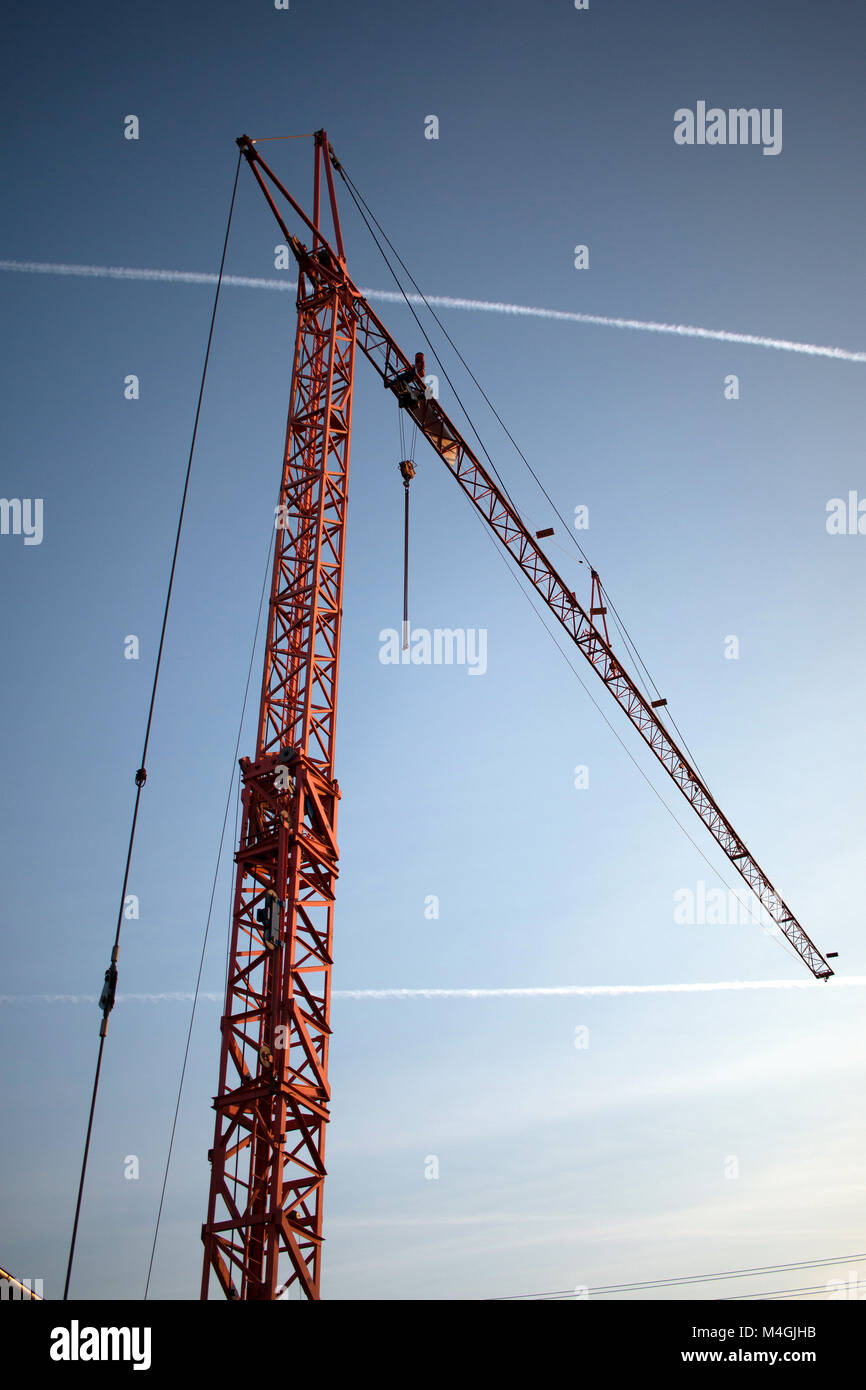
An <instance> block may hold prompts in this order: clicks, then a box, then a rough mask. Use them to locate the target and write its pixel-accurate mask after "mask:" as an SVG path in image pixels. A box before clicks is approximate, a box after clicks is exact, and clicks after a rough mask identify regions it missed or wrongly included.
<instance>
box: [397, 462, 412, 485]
mask: <svg viewBox="0 0 866 1390" xmlns="http://www.w3.org/2000/svg"><path fill="white" fill-rule="evenodd" d="M397 467H398V468H399V469H400V477H401V478H402V479H403V483H404V484H405V486H406V487H408V486H409V484H410V483H411V481H412V479H413V478H414V477H415V465H414V463H413V462H412V460H411V459H403V461H402V463H398V465H397Z"/></svg>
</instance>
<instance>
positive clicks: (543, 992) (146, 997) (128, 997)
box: [0, 975, 866, 1005]
mask: <svg viewBox="0 0 866 1390" xmlns="http://www.w3.org/2000/svg"><path fill="white" fill-rule="evenodd" d="M823 983H824V982H823V981H820V980H712V981H709V982H708V983H694V984H681V985H530V986H526V987H519V988H516V989H507V988H502V989H335V990H334V991H333V993H332V996H331V997H332V998H333V999H546V998H556V997H562V996H574V995H579V996H582V997H584V998H593V997H600V996H604V997H608V998H610V997H611V996H615V995H620V994H712V993H715V992H717V991H719V990H741V989H818V988H820V987H822V985H823ZM862 985H866V975H847V976H845V977H844V978H840V977H839V976H838V975H837V976H835V977H834V980H833V985H832V988H833V989H840V988H842V987H843V986H848V987H852V986H853V987H856V986H862ZM198 997H199V999H205V1000H209V1001H210V1002H211V1003H216V1004H221V1003H222V1001H223V995H222V994H221V993H216V992H215V991H213V990H203V991H202V992H201V993H200V994H199V996H198ZM194 998H195V996H194V995H193V993H192V992H191V991H189V990H176V991H174V992H169V993H161V994H118V996H117V1002H118V1004H166V1003H168V1004H177V1003H181V1004H183V1003H192V1001H193V999H194ZM95 1003H96V995H95V994H0V1005H3V1004H95Z"/></svg>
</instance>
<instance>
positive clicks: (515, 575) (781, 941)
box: [476, 513, 799, 959]
mask: <svg viewBox="0 0 866 1390" xmlns="http://www.w3.org/2000/svg"><path fill="white" fill-rule="evenodd" d="M477 515H478V514H477V513H476V516H477ZM478 520H479V524H480V525H481V526H482V529H483V531H484V534H485V535H486V536H487V538H488V540H489V541H490V543H491V545H492V546H493V548H494V551H495V553H496V554H497V555H498V556H499V559H500V560H501V561H502V563H503V564H504V565H505V568H506V570H507V572H508V574H510V575H511V578H512V579H513V580H514V582H515V584H516V585H517V587H518V589H519V590H520V592H521V593H522V594H523V597H524V598H525V599H526V601H527V603H528V604H529V606H530V608H531V609H532V611H533V613H534V614H535V616H536V617H537V618H538V620H539V622H540V623H541V625H542V627H543V628H544V630H545V632H546V633H547V635H548V637H549V638H550V639H551V641H552V642H553V644H554V646H555V647H556V649H557V651H558V652H559V654H560V656H561V657H562V659H563V661H565V663H566V665H567V666H568V667H569V668H570V670H571V673H572V675H573V676H574V677H575V679H576V680H577V682H578V684H579V685H580V687H581V689H582V690H583V691H584V694H585V695H586V696H587V697H588V698H589V700H590V701H591V702H592V704H593V705H594V706H595V708H596V710H597V711H598V713H599V714H600V715H601V717H602V719H603V720H604V722H605V724H606V725H607V727H608V728H609V729H610V732H611V733H612V734H613V736H614V738H615V739H616V741H617V743H618V744H619V745H620V747H621V748H622V750H623V752H624V753H625V754H626V756H627V757H628V758H629V759H630V761H631V762H632V763H633V765H634V766H635V767H636V768H637V770H638V772H639V773H640V775H641V777H642V778H643V780H644V781H645V782H646V784H647V786H648V787H649V789H650V791H651V792H652V793H653V795H654V796H655V797H656V798H657V799H658V800H659V801H660V802H661V804H662V806H663V807H664V809H665V810H666V811H667V813H668V815H669V816H670V818H671V820H672V821H673V822H674V824H675V825H677V826H678V827H679V829H680V830H681V831H682V832H683V834H684V835H685V837H686V839H687V840H688V842H689V844H690V845H691V846H692V847H693V848H694V849H696V850H697V852H698V854H699V855H700V856H701V858H702V859H703V861H704V863H705V864H706V865H707V868H708V869H709V870H710V872H711V873H712V874H713V875H714V877H715V878H717V879H718V881H719V883H721V885H722V887H723V888H725V889H726V890H727V892H728V893H733V894H734V896H735V897H736V898H737V902H739V903H741V904H742V906H743V907H745V909H746V911H747V912H748V913H749V916H750V917H751V919H752V922H753V923H754V924H755V926H759V927H761V928H762V929H763V928H764V925H765V924H764V923H763V922H762V921H761V919H760V918H759V917H757V916H756V915H755V913H754V911H753V909H752V906H751V904H750V903H749V902H747V901H744V900H743V899H742V898H740V897H739V896H738V895H737V893H736V890H735V889H733V888H732V887H731V885H730V884H729V883H728V881H727V880H726V879H725V878H724V877H723V875H722V874H721V872H720V871H719V869H717V868H716V866H715V864H713V863H712V861H711V860H710V859H708V858H707V856H706V854H705V853H704V851H703V850H702V849H701V846H700V845H699V844H698V842H697V840H695V839H694V837H693V836H692V835H690V834H689V831H688V830H687V829H686V827H685V826H684V825H683V823H682V821H681V820H680V819H679V817H678V816H677V814H676V812H675V811H674V810H672V808H671V807H670V806H669V805H668V803H667V802H666V801H665V799H664V797H663V796H662V794H661V792H660V791H659V789H658V787H656V785H655V783H654V782H653V781H652V779H651V778H650V776H649V775H648V773H647V772H646V771H645V770H644V768H642V767H641V765H640V763H639V762H638V760H637V758H636V757H635V756H634V754H633V753H632V751H631V749H630V748H629V746H628V744H627V743H626V742H625V740H624V739H623V738H622V737H621V735H620V734H619V733H618V731H617V730H616V728H615V727H614V725H613V724H612V723H611V721H610V719H609V718H608V716H607V714H606V713H605V711H604V710H603V709H602V707H601V705H600V704H599V703H598V701H597V700H596V698H595V696H594V695H593V693H592V691H591V690H590V689H589V687H588V686H587V684H586V682H585V681H584V679H583V677H582V676H581V674H580V672H579V671H578V669H577V667H576V666H575V664H574V662H573V661H572V659H571V656H570V654H569V652H568V651H567V650H566V649H565V647H563V646H562V644H561V643H560V641H559V638H558V635H557V634H556V633H555V632H554V631H553V630H552V629H551V628H550V627H549V625H548V623H547V619H546V617H545V614H544V613H543V612H542V611H541V610H540V609H538V608H537V607H536V605H535V603H534V601H533V598H532V594H531V592H530V591H529V590H527V589H526V587H525V586H524V584H523V582H522V578H521V577H519V576H522V573H523V572H522V570H515V569H513V568H512V567H511V565H509V564H508V561H507V560H506V558H505V555H504V554H503V551H502V549H501V547H500V546H499V545H497V544H496V542H495V540H494V539H493V536H492V535H491V534H490V532H489V530H488V529H487V527H486V526H485V525H484V523H483V521H482V519H481V517H478ZM509 553H510V552H509ZM769 935H770V940H771V941H775V942H776V943H777V944H778V945H780V946H782V948H783V949H786V950H787V953H788V954H789V955H790V956H791V957H792V958H793V959H799V957H798V956H797V954H796V952H795V951H794V949H793V947H792V946H791V945H790V943H789V942H788V940H787V937H785V936H784V933H782V934H781V935H779V936H777V935H776V934H775V933H770V934H769Z"/></svg>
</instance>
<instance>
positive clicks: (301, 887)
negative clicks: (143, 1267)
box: [202, 133, 357, 1299]
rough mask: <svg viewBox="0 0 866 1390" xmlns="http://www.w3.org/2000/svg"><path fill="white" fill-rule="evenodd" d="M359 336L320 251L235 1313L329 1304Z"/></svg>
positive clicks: (274, 633)
mask: <svg viewBox="0 0 866 1390" xmlns="http://www.w3.org/2000/svg"><path fill="white" fill-rule="evenodd" d="M323 141H324V134H323V133H322V134H320V135H319V136H317V138H316V163H317V171H318V165H319V163H320V161H321V159H322V157H323V150H324V149H326V148H327V142H326V141H324V144H323ZM242 148H243V146H242ZM245 152H246V151H245ZM248 157H249V156H248ZM317 183H318V172H317ZM356 328H357V319H356V317H355V314H354V311H353V306H352V297H351V295H350V294H349V292H348V290H347V286H346V283H345V280H344V277H343V276H341V274H340V273H339V270H338V268H336V267H335V266H334V265H333V264H332V258H331V257H330V255H329V253H328V252H327V250H324V251H322V250H321V248H320V256H319V258H313V257H311V258H310V259H309V260H308V262H307V263H306V264H305V266H304V268H303V269H302V271H301V273H300V278H299V284H298V327H297V336H296V340H295V351H294V363H293V368H292V384H291V394H290V405H289V417H288V426H287V430H286V447H285V454H284V464H283V474H282V482H281V486H280V496H279V505H278V509H277V512H276V515H275V524H276V527H277V529H276V546H275V554H274V567H273V576H272V583H271V595H270V607H269V613H268V631H267V640H266V648H265V663H264V675H263V680H262V693H261V701H260V708H259V725H258V740H257V745H256V755H255V758H254V759H253V760H250V759H248V758H244V759H242V760H241V770H242V777H243V793H242V802H243V817H242V822H241V832H240V843H239V847H238V851H237V854H236V856H235V861H236V865H237V869H236V881H235V898H234V911H233V918H232V935H231V944H230V954H229V972H228V985H227V991H226V1003H225V1009H224V1013H223V1019H222V1048H221V1058H220V1071H219V1087H218V1093H217V1096H216V1098H215V1101H214V1106H215V1109H216V1121H215V1130H214V1144H213V1148H212V1149H211V1151H210V1154H209V1157H210V1161H211V1185H210V1197H209V1202H208V1213H207V1220H206V1222H205V1224H204V1226H203V1227H202V1239H203V1241H204V1247H205V1250H204V1271H203V1277H202V1297H203V1298H206V1297H207V1296H208V1291H209V1286H210V1277H211V1274H212V1273H213V1274H215V1276H216V1280H217V1283H218V1285H219V1287H220V1288H221V1290H222V1292H223V1293H224V1294H225V1295H226V1297H229V1298H239V1299H277V1298H280V1297H282V1296H283V1295H285V1294H286V1292H287V1291H288V1290H289V1288H290V1287H291V1286H292V1285H296V1286H300V1288H301V1290H302V1291H303V1293H304V1294H305V1295H306V1296H307V1297H308V1298H311V1299H315V1298H318V1296H319V1287H320V1277H321V1257H322V1189H323V1184H324V1178H325V1126H326V1124H327V1121H328V1115H329V1103H330V1091H329V1086H328V1042H329V1038H330V1025H329V1012H330V982H331V962H332V939H333V907H334V886H335V882H336V877H337V860H338V849H337V840H336V830H337V802H338V800H339V796H340V792H339V786H338V784H337V782H336V780H335V776H334V725H335V718H336V709H337V684H338V672H339V652H340V623H341V616H342V592H343V553H344V540H345V519H346V497H347V485H348V473H349V442H350V431H351V410H352V382H353V372H354V356H355V339H356Z"/></svg>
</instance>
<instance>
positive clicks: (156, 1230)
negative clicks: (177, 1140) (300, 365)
mask: <svg viewBox="0 0 866 1390" xmlns="http://www.w3.org/2000/svg"><path fill="white" fill-rule="evenodd" d="M273 548H274V530H273V528H272V529H271V536H270V541H269V544H268V555H267V560H266V562H265V577H264V580H263V581H262V592H261V596H260V598H259V610H258V614H257V616H256V630H255V634H254V636H253V645H252V650H251V652H250V661H249V666H248V668H247V679H246V684H245V686H244V698H243V703H242V705H241V717H240V720H239V722H238V735H237V738H236V739H235V751H234V756H233V758H232V765H231V776H230V777H229V789H228V793H227V795H226V806H225V811H224V813H223V823H222V830H221V831H220V839H219V848H218V849H217V857H216V866H215V868H214V876H213V883H212V884H211V890H210V902H209V903H208V910H207V919H206V921H205V928H204V939H203V941H202V945H201V956H200V957H199V963H198V974H197V975H196V981H195V993H194V994H193V1000H192V1008H191V1010H190V1015H189V1027H188V1029H187V1034H186V1046H185V1048H184V1053H183V1064H182V1066H181V1069H180V1080H179V1082H178V1087H177V1099H176V1101H175V1107H174V1118H173V1120H172V1124H171V1135H170V1138H169V1143H168V1153H167V1154H166V1159H165V1169H164V1171H163V1175H162V1189H161V1191H160V1194H159V1209H158V1210H157V1213H156V1224H155V1226H154V1232H153V1244H152V1246H151V1248H150V1262H149V1264H148V1266H147V1281H146V1283H145V1286H144V1297H145V1298H147V1295H148V1292H149V1290H150V1278H151V1274H152V1273H153V1261H154V1256H155V1255H156V1242H157V1239H158V1237H159V1227H160V1222H161V1220H162V1208H163V1203H164V1202H165V1189H166V1185H167V1183H168V1170H169V1168H170V1166H171V1156H172V1152H173V1150H174V1136H175V1132H176V1130H177V1121H178V1115H179V1114H180V1102H181V1097H182V1095H183V1083H184V1081H185V1079H186V1067H187V1062H188V1061H189V1049H190V1043H191V1042H192V1030H193V1025H194V1023H195V1012H196V1009H197V1007H198V996H199V991H200V989H201V977H202V971H203V970H204V961H205V953H206V951H207V943H208V935H209V933H210V924H211V918H212V916H213V905H214V898H215V896H216V888H217V881H218V879H219V871H220V863H221V862H222V854H223V846H224V844H225V837H226V828H227V826H228V819H229V811H230V810H231V804H232V790H233V788H234V783H235V773H236V771H237V766H238V753H239V751H240V746H241V738H242V737H243V728H244V719H245V717H246V712H247V699H248V698H249V693H250V681H251V680H252V674H253V662H254V660H255V654H256V647H257V646H258V641H259V631H260V629H261V623H262V609H263V608H264V603H265V594H266V593H267V588H268V576H269V574H270V569H271V555H272V553H273ZM235 843H237V835H235ZM226 960H228V954H227V955H226Z"/></svg>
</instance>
